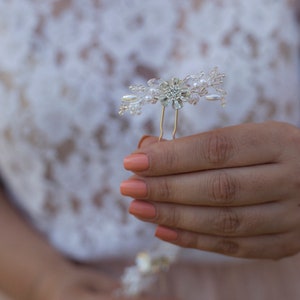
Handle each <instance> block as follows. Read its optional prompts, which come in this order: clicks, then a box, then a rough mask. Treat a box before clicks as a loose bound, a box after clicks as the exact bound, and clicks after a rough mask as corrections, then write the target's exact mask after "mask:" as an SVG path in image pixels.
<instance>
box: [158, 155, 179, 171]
mask: <svg viewBox="0 0 300 300" xmlns="http://www.w3.org/2000/svg"><path fill="white" fill-rule="evenodd" d="M162 159H163V161H161V165H160V167H161V166H164V168H165V171H166V172H167V173H169V172H172V170H174V169H175V168H176V166H177V165H178V162H179V161H180V158H179V155H178V154H177V152H176V151H165V152H164V154H163V156H162Z"/></svg>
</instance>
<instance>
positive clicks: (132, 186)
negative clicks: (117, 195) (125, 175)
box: [120, 180, 147, 198]
mask: <svg viewBox="0 0 300 300" xmlns="http://www.w3.org/2000/svg"><path fill="white" fill-rule="evenodd" d="M120 191H121V194H122V195H124V196H129V197H132V198H145V197H146V196H147V185H146V183H145V182H143V181H142V180H125V181H123V182H121V185H120Z"/></svg>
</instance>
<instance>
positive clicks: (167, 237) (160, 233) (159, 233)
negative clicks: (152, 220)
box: [155, 226, 178, 242]
mask: <svg viewBox="0 0 300 300" xmlns="http://www.w3.org/2000/svg"><path fill="white" fill-rule="evenodd" d="M155 236H156V237H158V238H159V239H162V240H164V241H169V242H173V241H175V240H177V238H178V233H177V232H176V231H175V230H173V229H170V228H167V227H164V226H157V228H156V231H155Z"/></svg>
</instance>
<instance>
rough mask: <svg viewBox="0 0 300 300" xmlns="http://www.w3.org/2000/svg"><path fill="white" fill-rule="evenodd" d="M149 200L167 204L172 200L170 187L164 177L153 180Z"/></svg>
mask: <svg viewBox="0 0 300 300" xmlns="http://www.w3.org/2000/svg"><path fill="white" fill-rule="evenodd" d="M149 199H151V200H157V201H160V202H162V201H165V202H168V201H169V200H171V199H172V187H171V184H170V182H169V181H168V180H167V178H165V177H161V178H160V179H159V180H157V181H156V180H155V185H153V184H151V188H150V191H149Z"/></svg>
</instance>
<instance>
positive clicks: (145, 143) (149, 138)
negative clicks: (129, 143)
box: [138, 135, 166, 149]
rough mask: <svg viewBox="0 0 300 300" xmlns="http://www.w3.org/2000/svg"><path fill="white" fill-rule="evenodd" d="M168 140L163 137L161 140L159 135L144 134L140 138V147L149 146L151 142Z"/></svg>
mask: <svg viewBox="0 0 300 300" xmlns="http://www.w3.org/2000/svg"><path fill="white" fill-rule="evenodd" d="M163 141H166V140H165V139H161V140H160V141H159V138H158V137H157V136H150V135H144V136H142V138H141V139H140V141H139V143H138V149H141V148H143V147H147V146H149V145H151V144H154V143H158V142H163Z"/></svg>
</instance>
